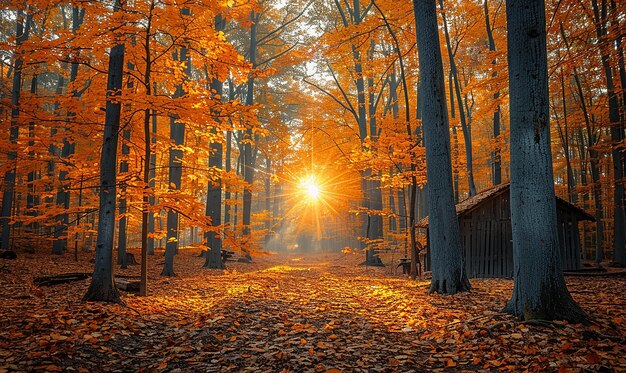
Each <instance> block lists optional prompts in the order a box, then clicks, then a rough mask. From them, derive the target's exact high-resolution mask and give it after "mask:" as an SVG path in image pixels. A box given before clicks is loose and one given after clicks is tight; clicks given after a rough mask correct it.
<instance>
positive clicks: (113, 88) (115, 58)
mask: <svg viewBox="0 0 626 373" xmlns="http://www.w3.org/2000/svg"><path fill="white" fill-rule="evenodd" d="M120 11H122V10H121V5H120V2H119V0H116V2H115V12H120ZM123 73H124V44H123V43H122V44H117V45H116V46H114V47H113V48H111V53H110V55H109V73H108V79H107V102H106V114H105V120H104V139H103V145H102V153H101V156H100V209H99V210H98V217H99V219H98V239H97V241H96V262H95V264H94V269H93V277H92V278H91V284H90V285H89V289H88V290H87V294H85V296H84V297H83V300H84V301H95V302H112V303H123V302H122V300H121V298H120V294H119V292H118V290H117V287H116V286H115V282H114V278H113V237H114V234H115V202H116V197H117V195H116V193H117V187H116V171H117V170H116V168H117V143H118V136H119V135H118V133H119V128H120V113H121V104H120V102H119V101H118V98H117V97H116V96H119V95H120V93H121V92H120V91H121V89H122V75H123Z"/></svg>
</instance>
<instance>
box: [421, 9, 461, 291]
mask: <svg viewBox="0 0 626 373" xmlns="http://www.w3.org/2000/svg"><path fill="white" fill-rule="evenodd" d="M413 7H414V11H415V25H416V32H417V45H418V54H419V68H420V90H421V91H420V92H421V94H422V97H421V98H420V101H421V103H420V104H421V105H423V106H422V123H423V127H422V128H423V133H424V144H425V145H426V168H427V170H426V172H427V175H428V216H429V234H430V253H431V267H432V282H431V285H430V292H437V293H442V294H455V293H457V292H460V291H466V290H469V289H470V283H469V281H468V279H467V276H466V274H465V265H464V262H463V255H462V252H461V240H460V233H459V221H458V219H457V216H456V210H455V207H454V194H453V190H452V162H451V159H450V127H449V123H448V109H447V107H446V106H447V105H446V97H445V94H446V90H445V86H444V79H443V64H442V61H441V48H440V44H439V31H438V27H437V10H436V8H435V2H434V1H431V0H413Z"/></svg>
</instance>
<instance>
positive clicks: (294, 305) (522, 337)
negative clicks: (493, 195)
mask: <svg viewBox="0 0 626 373" xmlns="http://www.w3.org/2000/svg"><path fill="white" fill-rule="evenodd" d="M360 260H362V257H361V256H357V255H342V254H318V255H312V254H310V255H296V254H291V255H276V256H267V257H262V258H258V259H256V260H255V263H253V264H241V263H234V264H231V265H230V269H229V270H227V271H221V270H206V269H203V268H202V263H203V259H202V258H199V257H197V253H191V252H188V253H187V252H182V253H181V254H179V255H177V257H176V270H177V273H178V275H179V276H177V277H174V278H164V277H160V276H159V272H160V269H161V266H162V258H160V257H159V256H157V257H154V258H151V260H150V266H149V275H150V289H151V296H150V297H146V298H142V297H137V296H132V295H128V294H124V296H123V299H124V301H125V302H126V304H127V307H120V306H117V305H105V304H96V303H83V302H81V297H82V295H83V294H84V293H85V291H86V288H87V286H88V281H83V282H75V283H69V284H62V285H58V286H53V287H42V288H37V287H34V286H33V285H32V278H33V277H35V276H39V275H42V274H53V273H62V272H79V271H89V269H90V266H91V264H89V262H88V259H87V258H85V260H84V261H81V262H79V263H76V262H73V261H72V260H71V258H69V256H68V257H53V258H50V257H49V256H47V255H40V256H39V255H35V256H31V257H30V258H23V257H21V258H19V259H18V260H17V261H12V262H8V261H3V262H0V268H2V271H0V298H1V299H3V301H2V302H1V303H0V372H4V371H36V370H40V371H55V370H56V371H60V370H74V371H84V372H93V371H172V372H179V371H183V372H187V371H206V372H218V371H219V372H240V371H255V372H257V371H273V372H281V371H293V372H326V371H331V372H337V371H345V372H376V371H380V372H386V371H424V370H428V371H432V370H445V369H456V370H461V371H477V370H481V369H484V370H487V371H492V370H495V369H513V370H519V369H530V370H546V369H548V370H555V369H556V368H557V367H559V366H564V367H569V368H573V369H574V370H579V369H591V370H597V369H602V367H605V368H606V367H612V368H615V369H616V370H618V371H619V370H626V360H624V359H625V358H624V355H623V345H622V344H620V343H619V342H616V341H609V340H606V339H602V338H599V337H598V336H595V337H594V335H592V334H589V333H588V332H585V331H586V330H588V329H586V328H585V327H582V326H569V325H566V324H558V325H560V326H550V325H548V326H528V325H524V324H521V323H519V322H517V321H515V320H513V319H512V318H510V317H509V316H507V315H502V314H500V313H499V309H500V308H501V307H502V306H503V304H504V303H505V302H506V300H507V298H508V297H509V296H510V292H511V286H512V281H510V280H498V279H473V280H472V285H473V290H472V291H471V292H469V293H465V294H457V295H455V296H438V295H428V294H427V292H426V291H427V289H428V282H427V281H422V282H414V281H410V280H409V279H407V278H406V277H404V276H402V275H393V274H392V272H393V271H392V268H390V267H385V268H368V267H363V266H358V265H357V264H358V262H359V261H360ZM116 271H117V270H116ZM137 271H138V268H137V267H133V268H130V269H128V270H126V271H122V272H123V274H128V275H132V274H136V272H137ZM611 281H612V284H613V285H614V286H615V287H616V288H626V279H624V278H615V279H612V280H611ZM568 283H569V287H570V290H571V291H572V292H573V294H574V297H575V298H576V300H578V301H579V302H581V304H582V305H583V308H584V309H585V310H587V311H588V312H589V313H590V314H592V315H594V317H596V319H597V320H598V321H599V322H600V323H601V324H600V325H601V327H600V328H596V329H597V330H599V331H600V332H601V333H604V334H612V335H621V336H622V338H623V337H626V329H625V328H624V326H623V325H626V311H625V310H626V308H625V307H624V305H626V298H625V296H624V295H623V294H621V293H619V292H618V293H617V294H616V292H614V291H612V290H611V289H609V288H607V287H606V281H605V280H603V279H599V278H593V279H588V278H582V279H581V278H575V279H569V280H568Z"/></svg>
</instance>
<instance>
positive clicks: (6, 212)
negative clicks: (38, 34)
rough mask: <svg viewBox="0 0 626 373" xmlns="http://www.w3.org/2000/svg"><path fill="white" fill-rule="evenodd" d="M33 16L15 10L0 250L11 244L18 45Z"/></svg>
mask: <svg viewBox="0 0 626 373" xmlns="http://www.w3.org/2000/svg"><path fill="white" fill-rule="evenodd" d="M32 19H33V16H32V15H31V14H27V15H26V14H25V12H24V11H23V10H18V12H17V22H16V26H15V37H16V39H15V44H16V45H15V61H14V68H13V86H12V89H11V105H12V106H13V107H12V109H11V125H10V128H9V142H10V143H11V150H10V151H9V152H8V157H7V158H8V160H7V163H8V164H9V165H10V167H9V168H8V169H7V171H6V172H5V173H4V192H3V193H2V211H1V216H0V221H1V222H0V224H1V225H2V236H0V250H8V249H9V247H10V245H11V242H10V241H11V216H12V212H13V207H14V206H13V198H14V195H13V193H14V191H15V172H16V167H17V149H16V146H17V139H18V137H19V123H18V122H19V116H20V96H21V93H22V67H23V64H24V61H23V60H22V56H21V54H22V52H21V51H20V47H21V45H22V43H23V42H25V41H26V40H28V33H29V31H30V25H31V22H32Z"/></svg>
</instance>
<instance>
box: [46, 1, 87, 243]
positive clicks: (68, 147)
mask: <svg viewBox="0 0 626 373" xmlns="http://www.w3.org/2000/svg"><path fill="white" fill-rule="evenodd" d="M84 14H85V9H80V8H78V7H76V6H75V7H72V34H74V35H76V33H77V32H78V29H79V27H80V25H81V24H82V23H83V16H84ZM79 54H80V50H77V49H75V50H73V51H72V55H73V57H75V58H78V55H79ZM78 65H79V64H78V63H77V62H72V63H71V64H70V81H69V84H70V85H72V84H73V83H75V82H76V77H77V76H78ZM72 96H73V97H74V98H75V99H77V98H79V97H80V94H79V93H78V92H77V91H76V90H74V92H72ZM73 116H75V113H73V112H71V111H69V112H68V113H67V119H66V122H68V123H69V121H70V118H71V117H73ZM65 132H66V137H64V138H63V147H62V148H61V158H62V159H65V160H69V157H70V156H71V155H72V153H74V144H73V143H72V142H70V136H71V133H70V130H69V128H66V129H65ZM67 175H68V171H67V170H63V169H62V170H61V171H60V172H59V188H58V190H57V205H58V206H59V207H61V208H62V209H63V210H64V212H63V213H62V214H60V215H59V216H58V217H57V222H58V224H59V225H60V227H57V228H56V229H55V231H54V238H55V240H54V241H53V243H52V253H53V254H57V255H61V254H63V252H64V251H65V250H67V238H68V237H67V233H68V232H67V228H68V224H69V216H68V213H67V210H68V209H69V208H70V190H69V185H68V184H67V183H65V180H66V179H67Z"/></svg>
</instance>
